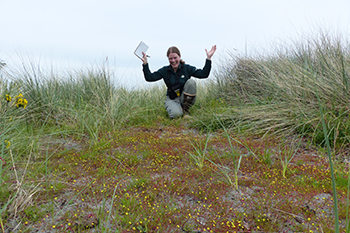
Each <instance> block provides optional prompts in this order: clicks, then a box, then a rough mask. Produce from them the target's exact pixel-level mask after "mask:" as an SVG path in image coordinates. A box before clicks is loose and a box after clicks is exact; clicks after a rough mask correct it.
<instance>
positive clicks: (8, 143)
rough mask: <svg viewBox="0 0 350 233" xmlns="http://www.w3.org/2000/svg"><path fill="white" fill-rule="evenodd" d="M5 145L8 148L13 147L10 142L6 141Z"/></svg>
mask: <svg viewBox="0 0 350 233" xmlns="http://www.w3.org/2000/svg"><path fill="white" fill-rule="evenodd" d="M5 143H7V145H6V148H9V147H10V146H11V142H10V141H7V140H5Z"/></svg>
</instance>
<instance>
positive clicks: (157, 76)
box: [142, 63, 163, 82]
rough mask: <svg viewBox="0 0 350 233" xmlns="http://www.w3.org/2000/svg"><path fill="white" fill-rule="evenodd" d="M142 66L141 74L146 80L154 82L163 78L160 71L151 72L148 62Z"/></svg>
mask: <svg viewBox="0 0 350 233" xmlns="http://www.w3.org/2000/svg"><path fill="white" fill-rule="evenodd" d="M142 67H143V69H142V71H143V75H144V76H145V79H146V81H147V82H155V81H158V80H160V79H162V78H163V75H162V74H161V72H159V70H157V71H155V72H153V73H152V72H151V71H150V69H149V66H148V63H147V64H145V65H142Z"/></svg>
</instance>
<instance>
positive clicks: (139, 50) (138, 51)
mask: <svg viewBox="0 0 350 233" xmlns="http://www.w3.org/2000/svg"><path fill="white" fill-rule="evenodd" d="M147 49H148V45H146V44H145V43H144V42H143V41H141V42H140V44H139V45H138V46H137V48H136V49H135V52H134V54H135V55H136V56H137V57H138V58H140V59H141V58H142V57H143V54H142V52H144V53H146V51H147Z"/></svg>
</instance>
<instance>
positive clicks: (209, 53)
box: [205, 45, 216, 60]
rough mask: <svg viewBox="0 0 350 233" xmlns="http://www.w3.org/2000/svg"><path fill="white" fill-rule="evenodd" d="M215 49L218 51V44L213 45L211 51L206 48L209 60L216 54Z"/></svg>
mask: <svg viewBox="0 0 350 233" xmlns="http://www.w3.org/2000/svg"><path fill="white" fill-rule="evenodd" d="M215 51H216V45H214V46H212V47H211V50H210V51H208V50H205V52H206V53H207V59H208V60H211V57H212V56H213V55H214V53H215Z"/></svg>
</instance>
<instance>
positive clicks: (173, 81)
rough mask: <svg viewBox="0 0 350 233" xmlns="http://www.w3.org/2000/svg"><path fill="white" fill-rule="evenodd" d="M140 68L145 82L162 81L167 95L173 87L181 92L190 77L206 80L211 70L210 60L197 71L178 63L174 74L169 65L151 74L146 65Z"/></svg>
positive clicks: (194, 68)
mask: <svg viewBox="0 0 350 233" xmlns="http://www.w3.org/2000/svg"><path fill="white" fill-rule="evenodd" d="M142 66H143V74H144V76H145V79H146V81H147V82H155V81H158V80H160V79H163V80H164V82H165V85H166V86H167V88H168V90H167V95H169V91H171V90H172V89H174V87H175V88H177V87H180V89H181V91H182V89H183V86H184V85H185V83H186V81H187V80H188V79H190V78H191V77H192V76H193V77H196V78H207V77H208V76H209V73H210V70H211V60H208V59H206V61H205V65H204V67H203V69H197V68H196V67H194V66H191V65H188V64H181V63H180V65H179V68H178V69H177V71H176V73H175V72H174V70H173V68H172V67H171V65H168V66H164V67H162V68H160V69H159V70H157V71H155V72H153V73H152V72H151V71H150V69H149V66H148V63H147V64H145V65H142Z"/></svg>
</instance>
